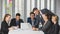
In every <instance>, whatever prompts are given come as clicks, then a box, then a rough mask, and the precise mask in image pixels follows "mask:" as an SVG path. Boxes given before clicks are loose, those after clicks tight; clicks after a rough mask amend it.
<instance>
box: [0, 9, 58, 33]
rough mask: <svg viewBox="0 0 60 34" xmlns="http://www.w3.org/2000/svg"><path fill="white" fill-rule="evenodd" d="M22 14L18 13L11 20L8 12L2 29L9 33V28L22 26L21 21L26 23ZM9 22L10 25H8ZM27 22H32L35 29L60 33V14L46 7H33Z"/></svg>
mask: <svg viewBox="0 0 60 34" xmlns="http://www.w3.org/2000/svg"><path fill="white" fill-rule="evenodd" d="M20 16H21V15H20V14H19V13H17V14H16V18H12V19H11V21H10V18H11V15H10V14H6V15H5V16H4V20H3V21H2V23H1V31H2V32H3V33H4V34H8V32H9V30H14V28H13V27H17V28H21V23H24V21H23V20H22V19H21V18H20ZM9 22H10V25H8V23H9ZM27 23H30V24H31V26H32V30H34V31H37V30H42V31H43V32H44V33H45V34H58V33H59V25H58V16H57V15H56V14H54V13H52V12H51V11H50V10H48V9H46V8H45V9H42V10H39V9H37V8H33V11H32V12H30V17H28V18H27ZM40 25H41V26H40Z"/></svg>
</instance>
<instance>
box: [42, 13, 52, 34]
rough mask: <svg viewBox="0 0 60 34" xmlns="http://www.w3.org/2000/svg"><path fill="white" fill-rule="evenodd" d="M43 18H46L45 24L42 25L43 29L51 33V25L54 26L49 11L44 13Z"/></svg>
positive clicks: (46, 32) (46, 33) (47, 33)
mask: <svg viewBox="0 0 60 34" xmlns="http://www.w3.org/2000/svg"><path fill="white" fill-rule="evenodd" d="M42 17H43V19H44V25H43V26H42V29H41V30H42V31H43V32H44V33H45V34H49V33H50V30H51V26H52V22H51V21H50V20H49V15H48V13H45V14H43V15H42Z"/></svg>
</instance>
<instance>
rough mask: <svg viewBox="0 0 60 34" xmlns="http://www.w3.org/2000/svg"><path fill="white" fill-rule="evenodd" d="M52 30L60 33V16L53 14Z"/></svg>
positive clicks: (56, 33) (55, 33) (54, 32)
mask: <svg viewBox="0 0 60 34" xmlns="http://www.w3.org/2000/svg"><path fill="white" fill-rule="evenodd" d="M52 23H53V26H52V30H51V34H59V25H58V16H56V15H53V16H52Z"/></svg>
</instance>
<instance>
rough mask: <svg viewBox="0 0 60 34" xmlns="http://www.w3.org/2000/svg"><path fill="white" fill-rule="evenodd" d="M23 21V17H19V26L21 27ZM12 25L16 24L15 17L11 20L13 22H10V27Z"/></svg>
mask: <svg viewBox="0 0 60 34" xmlns="http://www.w3.org/2000/svg"><path fill="white" fill-rule="evenodd" d="M21 23H23V20H22V19H19V28H20V24H21ZM11 26H16V19H15V18H13V19H12V20H11V23H10V27H11Z"/></svg>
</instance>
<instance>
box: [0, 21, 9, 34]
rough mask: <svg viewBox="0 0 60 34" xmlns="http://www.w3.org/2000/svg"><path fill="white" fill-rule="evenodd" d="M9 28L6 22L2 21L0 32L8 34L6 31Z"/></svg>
mask: <svg viewBox="0 0 60 34" xmlns="http://www.w3.org/2000/svg"><path fill="white" fill-rule="evenodd" d="M8 28H9V26H8V24H7V23H6V21H3V22H2V23H1V31H2V32H3V33H4V34H8V32H9V30H8Z"/></svg>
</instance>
